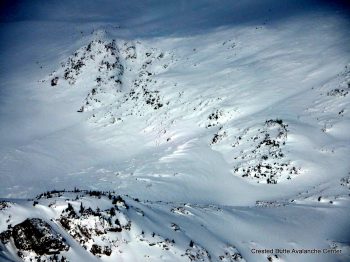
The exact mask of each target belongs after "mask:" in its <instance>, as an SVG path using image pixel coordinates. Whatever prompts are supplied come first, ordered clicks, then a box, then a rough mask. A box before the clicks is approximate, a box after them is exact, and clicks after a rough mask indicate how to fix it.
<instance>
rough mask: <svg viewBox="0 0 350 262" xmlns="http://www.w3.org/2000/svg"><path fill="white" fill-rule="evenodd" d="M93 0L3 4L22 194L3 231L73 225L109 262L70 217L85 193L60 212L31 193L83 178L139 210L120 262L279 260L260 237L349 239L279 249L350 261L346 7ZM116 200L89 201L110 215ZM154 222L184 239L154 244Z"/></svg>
mask: <svg viewBox="0 0 350 262" xmlns="http://www.w3.org/2000/svg"><path fill="white" fill-rule="evenodd" d="M87 3H88V4H87V5H86V6H84V7H82V8H83V10H84V11H85V12H86V14H85V15H81V14H80V13H81V12H79V10H80V8H77V5H78V2H77V1H73V2H71V3H68V2H66V1H63V2H62V4H58V2H55V1H53V2H51V3H48V4H43V5H38V4H36V3H33V4H30V3H29V2H24V3H22V4H18V5H17V6H16V5H15V6H13V9H11V10H14V11H13V12H12V13H11V12H10V11H9V12H8V13H6V15H4V16H3V21H4V22H3V25H4V26H3V27H2V28H1V38H2V39H3V40H6V41H2V43H1V48H0V52H1V57H2V58H3V59H2V61H0V63H1V67H0V68H1V70H0V76H1V79H2V81H1V84H0V85H1V89H0V90H1V91H0V92H1V96H0V103H1V106H0V120H1V125H0V133H1V136H0V137H1V140H0V143H1V148H0V159H1V162H0V178H1V183H0V196H1V197H3V198H4V201H5V200H6V199H12V203H13V204H10V208H5V209H3V210H0V214H1V216H2V219H1V220H0V222H1V223H0V225H1V230H0V231H4V230H6V229H7V227H8V224H11V225H12V226H14V225H16V224H19V223H20V222H22V221H24V220H25V218H26V217H38V218H41V219H44V220H45V221H46V222H48V223H49V224H51V225H52V226H53V225H54V224H53V223H51V222H50V220H52V221H56V222H55V228H56V230H57V231H58V232H60V233H61V234H62V235H63V236H66V238H67V239H69V241H68V240H67V241H68V242H67V243H68V244H69V245H70V246H71V249H70V251H68V252H67V254H66V257H67V258H68V259H70V260H71V261H76V260H77V259H78V257H81V258H85V260H88V259H90V260H91V261H94V259H95V258H93V256H91V255H90V254H89V253H86V251H85V249H81V248H80V246H79V245H78V244H77V242H75V240H73V239H71V237H72V236H71V235H72V232H69V230H67V229H66V230H65V228H64V227H63V225H62V223H61V222H60V221H59V217H60V216H62V214H61V212H62V210H63V209H64V208H65V207H64V206H65V205H66V204H67V201H64V199H70V200H69V201H73V202H72V203H73V204H74V205H73V206H77V205H79V204H80V202H79V201H78V200H74V199H75V197H76V196H75V195H77V193H78V192H70V193H65V192H64V193H63V195H62V196H59V198H60V199H61V200H59V199H57V201H61V202H62V203H61V202H60V203H61V204H60V205H58V206H57V207H55V206H54V207H53V206H50V205H49V204H50V203H49V202H48V201H46V200H43V199H41V198H40V199H39V205H35V206H33V205H32V203H33V202H32V201H28V202H26V201H24V200H23V201H22V200H18V198H33V197H35V195H38V194H40V193H42V192H44V191H51V190H53V189H59V190H62V189H67V190H73V189H74V188H75V187H78V188H83V189H86V190H97V191H101V190H102V191H114V192H116V194H118V195H121V196H122V197H123V198H124V197H125V198H126V199H128V200H126V202H127V203H128V204H130V206H132V208H130V210H128V211H125V212H126V213H125V212H124V211H123V212H124V213H123V214H124V215H123V216H126V217H127V219H129V220H130V221H131V229H130V233H128V234H126V235H127V236H126V235H125V236H124V233H121V234H120V235H118V234H117V235H115V234H113V233H111V234H108V238H113V239H114V238H115V237H117V238H118V239H119V240H121V241H123V240H122V239H123V238H125V239H126V240H125V241H126V242H127V243H128V244H127V245H123V246H122V247H119V245H117V246H118V248H117V246H115V245H110V247H108V248H111V249H112V253H111V255H110V256H107V255H103V256H102V257H101V259H102V260H104V261H114V260H113V259H114V258H116V257H118V258H119V259H121V260H122V261H124V260H125V261H144V259H145V257H143V255H146V254H148V255H149V256H151V257H150V258H149V260H150V261H159V260H167V261H180V260H184V261H186V259H187V260H188V259H190V260H191V255H189V253H192V252H195V253H196V254H199V255H198V256H200V257H198V258H197V259H198V260H199V261H201V260H200V259H204V260H203V261H207V260H210V259H211V260H212V261H220V260H222V261H225V260H224V259H226V261H235V260H234V257H235V258H236V259H238V258H240V257H241V258H242V259H245V260H246V261H261V260H262V259H268V256H267V255H266V254H264V255H257V254H252V252H251V249H252V248H320V249H323V248H334V247H341V248H342V250H343V253H342V254H338V255H337V254H323V255H319V256H316V255H285V254H278V259H281V260H286V261H295V259H296V258H297V259H298V261H299V260H300V261H337V260H340V261H342V260H343V261H346V260H347V259H349V237H348V235H349V234H348V233H349V232H347V230H346V228H348V226H349V222H350V221H349V219H348V213H349V207H350V206H349V191H348V188H349V171H350V166H349V165H350V164H349V163H348V161H347V160H348V155H349V153H350V143H349V142H350V137H349V132H348V130H349V128H350V117H349V109H350V108H349V107H350V105H349V102H350V101H349V97H350V94H349V93H350V64H349V51H350V46H349V44H348V43H349V42H350V35H349V28H350V27H349V22H348V13H347V11H348V9H347V6H346V5H345V4H344V3H342V2H339V3H338V4H339V5H332V4H330V3H328V2H321V3H318V2H316V1H266V2H265V3H264V4H262V3H261V2H260V1H237V2H236V3H232V2H230V1H223V2H221V3H220V4H217V3H215V2H212V1H203V2H198V1H189V2H184V1H181V2H180V4H179V5H176V4H174V3H173V2H161V3H160V2H158V1H145V2H142V3H139V2H137V1H131V2H130V3H128V4H125V3H123V2H120V3H118V5H112V4H111V3H110V2H108V1H106V4H104V5H101V6H100V7H99V8H97V7H96V5H94V4H93V2H90V1H88V2H87ZM107 3H108V5H107ZM107 6H108V8H107ZM9 10H10V9H9ZM25 10H26V11H25ZM140 10H142V11H143V12H142V13H141V14H140V13H139V12H140ZM194 10H199V11H198V12H194ZM48 14H50V15H48ZM51 14H52V15H51ZM115 14H118V15H115ZM138 14H140V15H139V16H138ZM18 36H21V39H20V40H19V38H18ZM83 192H85V191H83ZM66 194H67V196H66ZM72 194H73V195H72ZM126 195H128V196H130V197H126ZM85 197H86V199H85ZM105 197H106V196H104V198H105ZM104 198H102V200H101V199H98V198H97V199H96V197H94V196H84V201H83V205H84V206H88V205H90V204H93V205H95V207H96V206H99V207H100V208H101V209H102V210H107V209H109V208H111V207H112V206H111V203H108V205H107V202H108V201H107V199H104ZM135 198H137V199H139V201H136V202H137V203H135V200H133V199H135ZM54 199H55V201H56V196H55V197H54ZM106 201H107V202H106ZM128 201H130V202H128ZM159 201H161V202H159ZM95 202H96V203H95ZM100 202H101V203H100ZM109 202H110V201H109ZM95 207H94V208H95ZM177 208H179V210H180V211H179V212H180V213H179V212H174V210H177ZM138 209H139V210H141V211H142V212H144V214H146V213H147V212H149V214H147V215H144V216H141V217H142V218H140V217H139V216H137V215H135V214H133V213H137V212H141V211H137V210H138ZM105 212H106V211H105ZM183 213H184V214H183ZM8 216H10V219H9V220H8V221H7V219H6V221H5V218H6V217H8ZM76 219H77V221H76V222H75V223H83V222H84V221H80V220H82V218H81V217H80V216H79V218H76ZM93 219H95V218H93ZM79 221H80V222H79ZM172 224H175V225H178V226H179V228H180V229H177V227H176V226H174V225H173V226H171V225H172ZM156 225H157V226H156ZM169 225H170V226H169ZM156 229H157V230H156ZM139 231H141V232H142V231H144V232H146V233H145V234H146V235H147V234H148V235H149V234H151V233H152V232H155V233H156V234H158V235H159V237H160V238H161V239H162V240H159V241H165V239H168V240H169V239H174V240H175V243H171V244H170V243H168V244H169V246H171V248H169V249H170V251H169V250H164V249H162V248H161V247H160V246H159V247H156V249H153V248H152V247H153V246H151V245H148V246H147V245H146V247H145V246H144V243H142V242H143V241H142V240H141V239H142V236H141V235H142V234H141V233H140V232H139ZM156 231H157V232H156ZM69 234H71V235H69ZM108 238H107V239H108ZM146 239H147V240H145V241H146V242H147V241H148V242H147V243H149V241H151V240H149V236H148V237H147V238H146ZM191 240H192V241H193V242H194V245H190V246H189V242H190V241H191ZM93 241H96V243H100V241H102V240H101V239H94V238H93ZM129 241H130V243H129ZM106 243H107V242H106ZM106 243H103V245H105V244H106ZM100 244H102V243H100ZM13 245H14V244H13V243H12V246H11V247H10V246H9V245H8V244H7V246H6V245H5V246H4V247H2V248H1V249H3V250H4V253H2V256H3V257H6V256H10V255H9V254H10V253H11V250H13V247H14V246H13ZM89 245H92V244H91V243H90V244H89ZM91 248H92V246H88V248H86V249H87V250H91ZM1 249H0V250H1ZM114 249H115V250H114ZM117 250H118V251H117ZM188 250H189V251H188ZM120 251H121V252H123V254H122V255H120V254H118V255H117V252H120ZM13 252H15V251H13ZM169 252H170V253H169ZM225 252H226V253H227V254H230V255H227V254H226V253H225ZM107 253H108V252H107ZM186 253H187V254H186ZM231 253H232V254H231ZM5 254H6V255H5ZM234 254H236V255H234ZM238 254H239V256H238ZM225 255H226V256H230V258H229V257H227V258H225ZM194 256H195V257H196V255H194ZM220 256H224V257H222V259H220ZM10 257H11V256H10ZM28 257H29V255H28ZM113 257H114V258H113ZM0 259H2V257H0ZM4 259H5V258H4ZM11 259H14V260H16V259H18V258H16V256H12V258H11ZM111 259H112V260H111ZM230 259H231V260H230ZM270 259H277V258H276V257H274V258H273V257H271V258H270Z"/></svg>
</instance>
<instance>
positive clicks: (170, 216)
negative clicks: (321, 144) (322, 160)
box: [0, 177, 350, 261]
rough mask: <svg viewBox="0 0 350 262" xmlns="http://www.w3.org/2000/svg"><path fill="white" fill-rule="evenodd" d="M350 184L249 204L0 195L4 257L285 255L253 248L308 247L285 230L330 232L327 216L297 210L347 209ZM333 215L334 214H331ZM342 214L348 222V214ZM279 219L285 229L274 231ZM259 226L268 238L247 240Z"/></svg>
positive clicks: (82, 193)
mask: <svg viewBox="0 0 350 262" xmlns="http://www.w3.org/2000/svg"><path fill="white" fill-rule="evenodd" d="M334 186H335V187H334ZM349 187H350V185H349V177H345V178H343V179H342V180H341V181H338V182H337V183H336V184H334V185H333V187H328V188H323V190H322V191H323V192H322V195H317V194H318V193H317V191H315V192H305V194H301V195H299V196H296V197H295V198H293V199H289V200H284V201H257V202H256V205H255V206H251V207H245V208H239V207H232V206H218V205H198V204H191V203H176V202H164V201H156V202H153V201H148V200H140V199H137V198H132V197H130V196H120V195H118V194H116V192H107V191H91V190H79V189H74V190H73V191H57V190H54V191H49V192H45V193H43V194H40V195H39V196H37V197H36V198H35V199H32V200H27V201H23V200H21V201H18V200H12V201H1V202H0V218H1V220H3V221H4V223H2V224H1V227H0V231H1V233H0V240H1V249H0V258H4V259H5V258H6V259H9V260H10V261H12V260H13V261H17V260H18V258H21V259H22V260H23V261H31V259H38V258H40V259H41V261H82V259H85V260H86V259H87V260H88V261H113V260H116V259H117V260H118V259H122V260H124V261H164V260H166V261H251V260H254V261H255V260H256V259H260V261H261V259H265V260H267V261H284V259H285V255H284V254H282V255H281V254H279V253H268V254H261V255H252V253H251V249H253V248H266V249H269V248H271V247H273V246H275V245H282V246H283V247H284V248H291V250H292V248H294V249H295V250H299V249H302V248H303V247H304V246H303V245H304V244H303V242H302V241H300V240H299V241H298V242H297V243H288V241H287V242H286V243H282V244H281V243H278V241H280V240H279V238H278V237H277V235H278V234H285V233H286V232H289V230H290V229H291V228H293V229H294V230H295V232H293V233H291V232H289V233H288V234H292V236H293V237H295V236H297V235H298V234H302V232H303V229H302V228H299V226H297V227H295V225H298V224H299V223H300V224H301V225H304V226H305V224H304V223H307V224H309V227H310V230H311V231H313V234H315V235H316V236H317V235H319V234H322V233H321V232H318V231H317V230H318V226H319V225H318V223H322V222H318V221H317V220H315V221H309V220H308V219H307V218H306V216H305V214H304V215H301V216H300V217H299V216H296V217H295V212H296V211H297V212H301V213H305V212H306V213H307V214H308V216H311V217H314V216H318V215H319V214H321V213H322V211H321V210H320V208H326V207H330V208H333V209H335V210H337V211H336V212H340V213H339V214H341V213H342V211H341V209H340V208H341V207H344V205H348V203H349V201H350V199H349ZM334 188H337V193H336V194H334V191H332V190H333V189H334ZM316 190H318V189H316ZM306 206H307V207H309V209H308V210H306V209H305V207H306ZM301 213H300V214H301ZM293 214H294V215H293ZM290 215H291V216H292V217H289V216H290ZM255 217H260V220H261V221H260V220H257V221H256V222H255V223H256V224H254V225H253V224H250V222H249V220H251V219H255ZM271 218H273V219H271ZM247 219H248V221H246V220H247ZM275 219H277V220H276V221H275V222H270V223H268V220H270V221H272V220H275ZM326 219H328V220H332V219H333V218H332V216H330V215H327V216H326ZM224 221H225V224H222V223H223V222H224ZM278 221H279V222H278ZM337 221H338V223H341V224H343V223H345V221H344V220H343V219H341V218H340V217H338V218H337ZM332 222H335V221H332ZM315 223H316V224H315ZM223 225H225V226H223ZM238 225H240V226H238ZM267 225H268V226H267ZM246 226H248V227H251V228H250V229H248V228H246ZM271 226H272V227H273V228H274V232H278V234H277V235H274V234H271V232H270V227H271ZM224 232H226V233H224ZM257 232H259V234H260V235H261V237H262V238H261V239H260V240H258V241H246V240H247V239H249V238H252V237H254V236H255V235H256V233H257ZM19 235H20V237H18V236H19ZM264 236H269V237H268V238H267V237H264ZM276 237H277V238H276ZM322 247H323V248H325V249H327V250H336V249H337V248H339V247H341V248H342V249H343V251H344V253H343V254H341V256H339V258H345V257H346V256H348V255H350V253H349V252H350V246H349V245H348V244H344V243H339V242H338V241H337V240H336V239H327V241H326V242H324V243H322ZM292 255H293V254H292ZM294 255H296V253H295V254H294ZM296 256H297V255H296ZM309 258H312V257H309ZM5 261H6V260H5Z"/></svg>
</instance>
